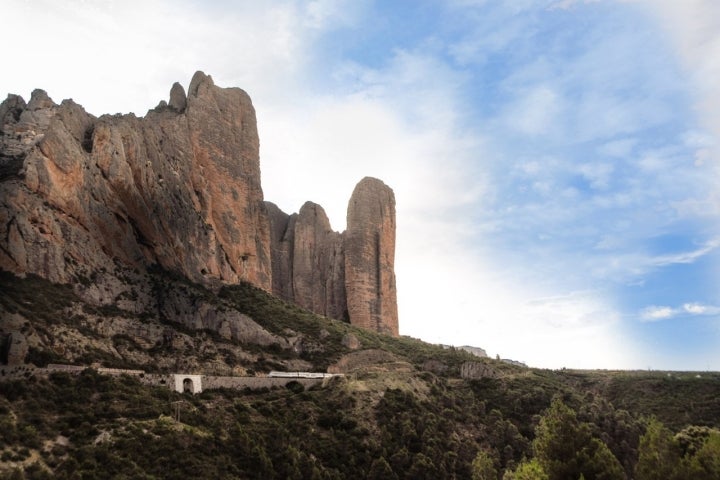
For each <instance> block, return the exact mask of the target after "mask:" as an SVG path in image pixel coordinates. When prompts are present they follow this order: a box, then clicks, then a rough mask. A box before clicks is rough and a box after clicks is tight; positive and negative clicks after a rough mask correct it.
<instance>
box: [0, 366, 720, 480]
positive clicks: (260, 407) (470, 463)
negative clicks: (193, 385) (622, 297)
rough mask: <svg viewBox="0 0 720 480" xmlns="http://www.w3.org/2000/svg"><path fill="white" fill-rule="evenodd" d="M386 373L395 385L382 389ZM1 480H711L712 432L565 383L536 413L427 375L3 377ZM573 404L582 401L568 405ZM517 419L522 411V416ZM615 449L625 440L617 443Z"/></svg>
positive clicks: (715, 440) (717, 468) (716, 436)
mask: <svg viewBox="0 0 720 480" xmlns="http://www.w3.org/2000/svg"><path fill="white" fill-rule="evenodd" d="M390 377H393V378H392V379H394V381H397V382H399V383H398V384H399V385H400V388H395V387H381V386H380V385H383V384H384V382H385V383H387V382H388V381H389V380H391V378H390ZM2 386H3V388H2V391H1V392H2V393H0V431H2V432H3V435H2V436H0V457H1V458H2V461H3V464H2V465H3V467H2V468H0V478H60V479H63V478H147V479H150V478H167V479H174V478H178V479H180V478H187V477H188V475H191V476H195V477H198V478H226V479H233V478H237V479H240V478H243V479H245V478H258V479H270V478H282V479H285V478H298V479H306V478H307V479H313V478H318V479H342V478H383V479H393V478H397V479H422V478H426V479H444V478H474V479H493V480H499V479H503V480H512V479H514V480H521V479H530V478H532V479H536V480H537V479H543V478H546V479H548V480H555V479H567V478H585V479H586V480H592V479H615V478H617V479H624V478H637V479H640V480H642V479H654V478H663V479H675V478H677V479H680V478H682V479H688V478H693V479H701V480H703V479H717V478H719V477H718V475H719V474H720V462H718V459H719V458H720V431H718V430H716V429H714V428H711V427H689V428H685V429H683V430H682V431H680V432H678V433H676V434H674V433H672V432H671V431H670V430H669V429H668V428H667V427H665V426H663V425H662V424H661V423H660V422H659V421H658V420H656V419H654V418H653V419H650V420H645V419H643V418H641V417H640V416H637V415H634V414H630V413H628V412H625V411H615V410H614V409H613V408H612V406H611V405H609V404H607V403H605V402H604V401H602V400H600V399H599V398H598V397H594V398H593V399H592V401H591V402H590V400H589V398H588V397H585V398H583V397H582V396H581V392H578V391H576V390H572V389H569V390H568V391H567V392H566V395H565V398H566V400H567V402H566V401H565V400H563V397H562V396H561V395H557V396H555V397H554V398H553V399H552V400H551V403H550V404H549V406H547V407H546V408H544V409H542V410H540V411H539V412H538V413H537V414H533V418H534V420H532V421H531V423H532V424H533V425H534V426H533V427H532V428H531V429H530V433H529V434H528V435H527V436H526V435H523V434H522V433H520V431H521V428H520V427H522V430H526V428H525V427H524V426H523V425H521V424H520V420H519V419H520V418H525V416H526V415H528V414H529V413H531V412H517V414H511V415H510V416H508V417H505V416H504V415H503V414H502V413H501V412H500V411H499V410H497V409H488V408H487V403H486V400H487V399H486V398H485V395H484V394H483V392H484V393H493V394H496V393H497V392H496V391H495V390H497V389H498V388H500V387H499V383H496V384H495V386H494V387H490V386H486V388H485V389H484V390H482V391H480V390H478V389H477V388H476V386H474V387H471V386H470V385H469V384H467V383H464V382H461V383H458V382H457V381H456V380H453V379H447V378H442V377H437V376H435V375H432V374H429V373H417V374H394V376H393V374H386V373H373V374H364V375H360V376H354V377H352V378H336V379H334V381H333V382H331V383H330V384H329V385H328V386H326V387H323V388H311V389H304V388H302V386H301V385H299V384H292V383H291V384H289V385H288V386H287V388H278V389H273V390H264V391H257V392H250V391H245V392H239V391H232V390H216V391H208V392H204V393H203V394H201V395H198V396H190V395H187V394H178V393H175V392H172V391H170V390H168V389H165V388H155V387H147V386H143V385H141V384H140V383H138V381H137V380H136V379H135V378H131V377H127V376H121V377H110V376H103V375H100V374H98V373H97V372H95V371H93V370H86V371H84V372H83V373H82V374H80V375H79V376H71V375H69V374H65V373H54V374H52V375H50V376H49V378H30V379H28V380H23V381H20V380H13V381H5V382H3V383H2ZM570 404H578V405H580V409H575V408H572V407H570V406H569V405H570ZM518 414H519V415H518ZM620 446H622V448H620Z"/></svg>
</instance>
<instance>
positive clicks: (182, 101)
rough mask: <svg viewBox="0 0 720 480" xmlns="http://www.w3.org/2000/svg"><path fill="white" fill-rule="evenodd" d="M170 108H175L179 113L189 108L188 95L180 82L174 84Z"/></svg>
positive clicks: (171, 91)
mask: <svg viewBox="0 0 720 480" xmlns="http://www.w3.org/2000/svg"><path fill="white" fill-rule="evenodd" d="M168 106H169V107H170V108H174V109H175V110H177V111H178V112H183V111H185V107H186V106H187V95H185V89H184V88H183V86H182V85H180V84H179V83H178V82H175V83H173V86H172V88H171V89H170V101H169V102H168Z"/></svg>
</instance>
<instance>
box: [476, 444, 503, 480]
mask: <svg viewBox="0 0 720 480" xmlns="http://www.w3.org/2000/svg"><path fill="white" fill-rule="evenodd" d="M497 478H498V472H497V469H496V468H495V458H494V457H493V456H492V455H491V454H490V452H488V451H487V450H480V451H479V452H478V453H477V455H475V459H474V460H473V462H472V480H497Z"/></svg>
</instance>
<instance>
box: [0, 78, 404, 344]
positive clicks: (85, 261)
mask: <svg viewBox="0 0 720 480" xmlns="http://www.w3.org/2000/svg"><path fill="white" fill-rule="evenodd" d="M394 249H395V200H394V195H393V192H392V190H391V189H390V188H389V187H387V186H386V185H385V184H383V183H382V182H381V181H380V180H377V179H372V178H365V179H363V180H362V181H361V182H360V183H359V184H358V186H357V187H356V189H355V192H354V193H353V196H352V199H351V201H350V205H349V207H348V230H347V232H344V233H338V232H335V231H333V230H332V228H331V226H330V222H329V220H328V217H327V215H326V214H325V211H324V210H323V208H322V207H320V206H319V205H317V204H314V203H312V202H307V203H306V204H305V205H303V207H302V208H301V209H300V212H299V213H298V214H293V215H288V214H285V213H284V212H282V211H281V210H280V209H279V208H278V207H277V206H275V205H274V204H272V203H269V202H264V199H263V192H262V188H261V184H260V163H259V140H258V132H257V124H256V119H255V110H254V108H253V105H252V102H251V100H250V97H249V96H248V95H247V94H246V93H245V92H244V91H242V90H240V89H238V88H219V87H217V86H215V84H214V83H213V80H212V78H211V77H210V76H207V75H205V74H204V73H202V72H197V73H196V74H195V75H194V76H193V78H192V80H191V82H190V85H189V87H188V89H187V93H186V91H185V89H183V87H182V86H181V85H180V84H179V83H175V84H174V85H173V86H172V88H171V90H170V95H169V101H168V102H165V101H162V102H160V105H159V106H158V107H156V108H155V109H153V110H150V111H149V112H148V113H147V115H146V116H145V117H142V118H138V117H136V116H135V115H133V114H129V115H119V114H118V115H112V116H111V115H104V116H102V117H100V118H96V117H94V116H92V115H90V114H88V113H86V112H85V111H84V110H83V108H82V107H81V106H80V105H78V104H76V103H74V102H73V101H72V100H64V101H63V102H62V103H61V104H60V105H58V104H56V103H55V102H53V101H52V99H51V98H50V97H49V96H48V95H47V93H46V92H44V91H42V90H35V91H34V92H33V93H32V97H31V99H30V101H29V102H28V103H27V104H26V103H25V101H24V100H23V99H22V98H21V97H19V96H16V95H10V96H8V98H7V100H5V101H4V102H3V103H2V104H0V269H2V270H7V271H11V272H14V273H17V274H21V275H22V274H26V273H33V274H37V275H40V276H41V277H44V278H47V279H49V280H51V281H53V282H58V283H72V284H74V285H76V286H77V288H76V290H77V293H79V294H80V295H81V296H82V298H83V299H84V300H86V301H89V302H91V303H93V304H117V303H118V302H119V301H123V302H125V303H132V301H130V300H122V299H121V300H118V299H119V298H121V297H122V295H123V292H124V291H126V290H127V288H126V287H127V285H126V284H128V282H130V279H129V277H133V278H135V277H134V276H135V275H137V274H139V273H142V272H145V271H147V269H148V268H149V267H150V266H153V265H156V266H158V267H159V268H160V269H162V270H165V271H172V272H177V273H180V274H182V275H183V276H184V277H186V278H188V279H190V280H192V281H194V282H197V283H201V284H203V285H206V286H211V287H215V286H219V285H222V284H228V283H237V282H239V281H241V280H245V281H248V282H250V283H252V284H254V285H256V286H258V287H260V288H263V289H265V290H268V291H272V292H273V293H275V294H276V295H278V296H279V297H281V298H283V299H285V300H288V301H292V302H295V303H297V304H298V305H300V306H302V307H304V308H307V309H309V310H311V311H313V312H315V313H319V314H322V315H326V316H328V317H332V318H336V319H342V320H346V321H347V320H349V321H350V322H351V323H353V324H357V325H359V326H362V327H364V328H368V329H371V330H375V331H378V332H382V333H386V334H390V335H397V334H398V321H397V306H396V304H395V297H396V292H395V275H394V272H393V262H394V253H395V252H394ZM123 308H127V309H129V310H137V308H134V307H133V306H132V305H124V306H123ZM198 308H199V307H198ZM211 310H212V309H209V310H207V312H206V311H205V310H203V311H202V312H200V317H202V320H201V321H200V323H199V324H197V325H195V324H194V323H193V324H192V325H191V327H192V328H211V329H214V330H216V331H219V332H220V333H221V335H223V336H229V337H228V338H235V339H237V338H239V334H237V333H236V330H238V329H240V330H243V329H244V330H248V328H246V326H243V325H245V323H246V319H243V318H224V317H223V318H220V316H217V315H216V313H213V312H212V311H211ZM195 313H197V312H195ZM177 315H180V314H177ZM193 315H195V314H193ZM196 317H197V315H195V316H194V317H193V318H196ZM186 320H187V319H180V320H179V321H180V322H181V323H188V321H186ZM237 325H240V327H237V328H236V326H237ZM255 340H257V342H256V343H263V342H266V343H267V342H271V343H272V342H273V341H274V340H273V339H270V338H262V339H260V338H259V337H258V339H255Z"/></svg>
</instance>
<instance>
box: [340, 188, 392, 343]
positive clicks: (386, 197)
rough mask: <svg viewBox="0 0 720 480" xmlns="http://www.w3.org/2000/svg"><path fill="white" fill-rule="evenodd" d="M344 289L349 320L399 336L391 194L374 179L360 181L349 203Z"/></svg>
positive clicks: (390, 191)
mask: <svg viewBox="0 0 720 480" xmlns="http://www.w3.org/2000/svg"><path fill="white" fill-rule="evenodd" d="M345 289H346V291H347V299H348V302H347V303H348V313H349V315H350V321H351V322H352V323H353V324H356V325H358V326H360V327H363V328H367V329H370V330H375V331H378V332H381V333H385V334H388V335H395V336H397V335H398V312H397V290H396V286H395V195H394V193H393V191H392V190H391V189H390V187H388V186H387V185H385V184H384V183H383V182H381V181H380V180H378V179H375V178H369V177H366V178H364V179H363V180H361V181H360V183H358V184H357V186H356V187H355V191H354V192H353V194H352V197H351V198H350V204H349V205H348V213H347V231H346V232H345Z"/></svg>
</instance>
